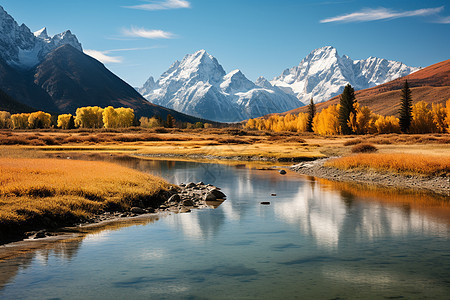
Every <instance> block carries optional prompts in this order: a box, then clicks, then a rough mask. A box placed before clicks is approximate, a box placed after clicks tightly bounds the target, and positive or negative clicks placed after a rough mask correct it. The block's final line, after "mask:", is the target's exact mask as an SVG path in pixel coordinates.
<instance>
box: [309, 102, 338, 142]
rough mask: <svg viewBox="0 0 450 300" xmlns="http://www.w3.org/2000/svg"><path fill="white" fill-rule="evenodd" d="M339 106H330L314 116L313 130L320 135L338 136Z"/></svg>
mask: <svg viewBox="0 0 450 300" xmlns="http://www.w3.org/2000/svg"><path fill="white" fill-rule="evenodd" d="M339 108H340V107H339V105H331V106H329V107H327V108H325V109H323V110H322V111H321V112H320V113H318V114H316V116H315V117H314V120H313V130H314V132H315V133H317V134H320V135H333V134H339V132H340V125H339Z"/></svg>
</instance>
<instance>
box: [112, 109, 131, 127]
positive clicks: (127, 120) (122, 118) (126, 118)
mask: <svg viewBox="0 0 450 300" xmlns="http://www.w3.org/2000/svg"><path fill="white" fill-rule="evenodd" d="M116 112H117V117H118V121H117V125H118V127H119V128H126V127H131V126H133V121H134V110H133V109H132V108H125V107H119V108H116Z"/></svg>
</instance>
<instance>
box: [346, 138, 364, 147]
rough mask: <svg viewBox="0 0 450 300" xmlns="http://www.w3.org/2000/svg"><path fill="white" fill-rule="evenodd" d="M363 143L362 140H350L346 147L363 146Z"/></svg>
mask: <svg viewBox="0 0 450 300" xmlns="http://www.w3.org/2000/svg"><path fill="white" fill-rule="evenodd" d="M362 142H363V140H362V139H351V140H348V141H346V142H345V143H344V146H352V145H357V144H361V143H362Z"/></svg>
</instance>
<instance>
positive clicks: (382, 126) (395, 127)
mask: <svg viewBox="0 0 450 300" xmlns="http://www.w3.org/2000/svg"><path fill="white" fill-rule="evenodd" d="M374 126H375V129H376V130H377V132H378V133H400V124H399V119H398V118H396V117H394V116H386V117H385V116H377V117H376V121H375V123H374Z"/></svg>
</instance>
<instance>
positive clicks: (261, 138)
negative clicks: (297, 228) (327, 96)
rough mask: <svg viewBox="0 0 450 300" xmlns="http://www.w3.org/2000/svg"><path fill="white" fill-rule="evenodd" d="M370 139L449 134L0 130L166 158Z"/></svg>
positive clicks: (320, 149) (55, 143) (444, 142)
mask: <svg viewBox="0 0 450 300" xmlns="http://www.w3.org/2000/svg"><path fill="white" fill-rule="evenodd" d="M361 143H372V144H374V145H376V146H377V148H378V149H379V152H380V153H398V152H407V153H431V154H433V152H434V154H436V155H444V156H449V155H447V154H446V153H450V135H449V134H417V135H405V134H386V135H365V136H326V137H324V136H318V135H315V134H312V133H301V134H297V133H291V132H268V131H256V130H245V129H236V128H208V129H176V128H154V129H144V128H128V129H77V130H65V131H64V130H23V131H21V130H0V145H1V144H4V145H6V146H5V147H11V146H12V145H13V146H14V147H17V146H21V147H29V148H33V149H37V150H50V151H61V152H67V151H89V152H96V151H97V152H98V151H101V152H127V153H144V154H152V155H158V156H166V157H172V158H173V157H180V158H181V157H182V156H185V158H188V157H191V156H193V155H194V156H197V157H198V156H202V155H203V156H205V155H206V156H214V157H216V158H220V157H228V158H230V157H232V158H236V159H245V160H255V159H268V160H271V161H276V160H278V161H295V160H301V159H302V158H306V159H311V158H318V157H324V156H343V155H348V154H350V153H351V147H345V146H350V145H356V144H361Z"/></svg>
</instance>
